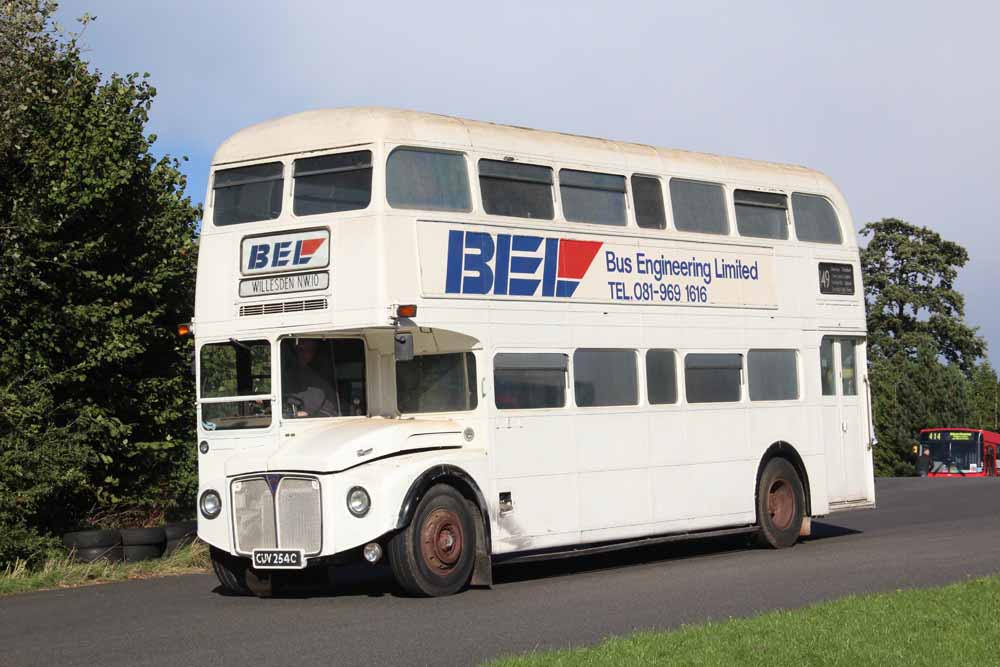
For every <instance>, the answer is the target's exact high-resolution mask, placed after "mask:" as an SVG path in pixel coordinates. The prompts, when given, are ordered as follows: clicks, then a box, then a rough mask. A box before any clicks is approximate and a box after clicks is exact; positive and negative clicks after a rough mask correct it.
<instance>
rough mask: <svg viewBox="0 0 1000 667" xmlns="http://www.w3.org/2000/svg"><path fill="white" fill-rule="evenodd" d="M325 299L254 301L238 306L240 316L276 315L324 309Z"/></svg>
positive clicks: (325, 305)
mask: <svg viewBox="0 0 1000 667" xmlns="http://www.w3.org/2000/svg"><path fill="white" fill-rule="evenodd" d="M326 307H327V302H326V299H303V300H301V301H279V302H277V303H254V304H250V305H247V306H240V317H252V316H254V315H278V314H281V313H301V312H304V311H307V310H325V309H326Z"/></svg>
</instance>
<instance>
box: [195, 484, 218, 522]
mask: <svg viewBox="0 0 1000 667" xmlns="http://www.w3.org/2000/svg"><path fill="white" fill-rule="evenodd" d="M198 507H200V508H201V515H202V516H203V517H205V518H206V519H214V518H215V517H217V516H219V512H221V511H222V498H221V497H220V496H219V492H218V491H215V490H214V489H209V490H207V491H205V492H204V493H202V494H201V498H200V499H199V500H198Z"/></svg>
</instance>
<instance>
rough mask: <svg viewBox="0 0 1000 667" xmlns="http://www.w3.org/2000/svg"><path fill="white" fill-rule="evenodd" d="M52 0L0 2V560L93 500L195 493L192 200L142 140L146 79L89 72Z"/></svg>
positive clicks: (91, 512)
mask: <svg viewBox="0 0 1000 667" xmlns="http://www.w3.org/2000/svg"><path fill="white" fill-rule="evenodd" d="M55 9H56V5H55V4H54V3H53V2H50V1H48V0H4V2H2V3H0V322H2V323H3V328H2V329H0V563H4V562H9V561H11V560H12V559H13V558H16V557H22V558H24V557H37V556H38V555H39V554H40V553H41V551H42V550H43V549H44V548H45V546H46V545H48V544H50V543H51V542H52V536H53V535H57V534H58V533H59V532H61V531H63V530H65V529H67V528H70V527H73V526H76V525H78V524H80V523H83V522H88V521H91V522H93V521H96V520H98V519H100V518H101V517H103V520H104V521H105V522H114V521H116V520H117V521H123V520H124V519H123V517H125V516H131V519H130V520H131V521H136V522H138V521H142V520H143V516H145V517H147V518H148V517H150V516H155V515H158V514H162V513H164V512H171V511H178V512H179V511H186V512H187V511H191V510H190V507H191V505H192V504H193V503H192V498H193V495H194V488H195V484H196V482H195V466H196V461H195V458H194V448H193V439H194V436H193V425H194V417H193V411H192V405H193V386H192V385H193V382H192V381H191V378H190V371H189V369H190V354H191V351H190V345H191V343H190V341H187V340H184V339H179V338H177V337H176V335H175V334H174V333H173V328H174V326H175V325H176V323H177V322H180V321H184V320H186V319H189V318H190V314H191V307H192V304H193V300H194V262H195V257H196V254H197V251H196V245H195V243H196V237H195V234H196V222H197V219H198V217H199V216H200V210H199V209H198V208H197V207H195V206H193V205H192V204H191V201H190V199H189V198H188V197H186V196H185V195H184V187H185V179H184V176H183V175H182V174H181V173H180V171H179V170H178V166H179V163H178V162H177V160H175V159H172V158H169V157H163V158H156V157H154V155H153V154H152V152H151V147H152V144H153V142H154V141H155V136H152V135H147V134H146V133H145V125H146V122H147V119H148V112H149V110H150V107H151V104H152V101H153V98H154V96H155V94H156V91H155V89H154V88H153V87H152V86H151V85H150V84H149V83H148V81H147V79H146V77H140V76H139V75H136V74H129V75H127V76H119V75H111V76H110V77H102V75H101V73H100V72H98V71H96V70H94V69H92V68H91V67H90V66H89V65H88V63H86V62H85V61H84V60H83V59H82V58H81V53H80V47H79V45H78V43H77V36H76V35H72V34H65V33H63V32H61V31H60V30H59V29H58V28H57V27H56V26H55V25H54V22H53V14H54V12H55ZM82 20H83V22H84V23H86V22H87V21H89V20H92V19H90V18H88V17H85V18H84V19H82ZM147 76H148V75H147Z"/></svg>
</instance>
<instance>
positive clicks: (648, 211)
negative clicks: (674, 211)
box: [632, 176, 667, 229]
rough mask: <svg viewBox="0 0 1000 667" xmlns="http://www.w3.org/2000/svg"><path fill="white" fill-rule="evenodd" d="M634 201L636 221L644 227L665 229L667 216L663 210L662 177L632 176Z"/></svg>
mask: <svg viewBox="0 0 1000 667" xmlns="http://www.w3.org/2000/svg"><path fill="white" fill-rule="evenodd" d="M632 202H633V204H635V222H636V224H637V225H639V226H640V227H642V228H644V229H665V228H666V226H667V216H666V214H665V213H664V210H663V188H661V187H660V179H658V178H653V177H651V176H632Z"/></svg>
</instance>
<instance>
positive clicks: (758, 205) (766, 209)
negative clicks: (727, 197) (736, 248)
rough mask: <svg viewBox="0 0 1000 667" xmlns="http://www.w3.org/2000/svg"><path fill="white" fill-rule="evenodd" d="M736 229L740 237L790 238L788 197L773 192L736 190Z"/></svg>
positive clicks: (734, 194)
mask: <svg viewBox="0 0 1000 667" xmlns="http://www.w3.org/2000/svg"><path fill="white" fill-rule="evenodd" d="M733 203H734V204H735V208H736V229H737V230H739V232H740V236H750V237H753V238H763V239H787V238H788V197H786V196H785V195H781V194H775V193H772V192H758V191H757V190H736V191H735V192H733Z"/></svg>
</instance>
